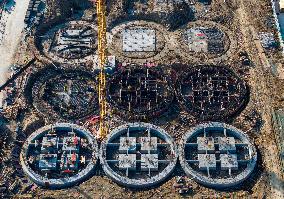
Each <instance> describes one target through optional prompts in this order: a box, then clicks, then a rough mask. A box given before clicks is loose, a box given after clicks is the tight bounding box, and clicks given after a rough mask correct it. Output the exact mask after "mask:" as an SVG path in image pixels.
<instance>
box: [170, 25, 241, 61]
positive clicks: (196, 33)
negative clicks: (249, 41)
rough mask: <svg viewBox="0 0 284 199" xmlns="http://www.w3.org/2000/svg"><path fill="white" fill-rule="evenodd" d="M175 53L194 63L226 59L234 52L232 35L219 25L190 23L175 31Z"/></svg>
mask: <svg viewBox="0 0 284 199" xmlns="http://www.w3.org/2000/svg"><path fill="white" fill-rule="evenodd" d="M175 35H176V41H177V45H178V47H177V48H175V49H176V50H177V53H178V54H179V55H180V56H182V57H183V58H184V60H190V61H191V62H194V63H200V59H201V58H202V60H207V61H209V60H215V61H221V60H223V59H227V57H228V56H230V55H231V54H232V53H233V52H234V51H235V50H236V46H237V44H236V41H235V40H234V35H233V33H232V32H231V31H230V30H229V29H228V28H226V27H224V26H223V25H221V24H218V23H215V22H213V21H196V22H190V23H188V24H187V25H186V26H185V27H183V28H182V29H179V30H177V31H175Z"/></svg>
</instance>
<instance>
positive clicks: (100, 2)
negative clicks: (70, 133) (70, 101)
mask: <svg viewBox="0 0 284 199" xmlns="http://www.w3.org/2000/svg"><path fill="white" fill-rule="evenodd" d="M93 2H94V3H96V8H97V20H98V61H99V63H98V65H99V68H100V74H99V89H98V90H99V105H100V129H99V137H100V139H104V138H105V137H106V135H107V133H108V125H107V123H106V116H107V107H106V106H107V102H106V74H105V63H106V59H107V55H106V53H107V52H106V46H107V39H106V3H105V0H93Z"/></svg>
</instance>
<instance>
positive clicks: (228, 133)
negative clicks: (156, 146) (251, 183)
mask: <svg viewBox="0 0 284 199" xmlns="http://www.w3.org/2000/svg"><path fill="white" fill-rule="evenodd" d="M179 154H180V156H179V157H180V163H181V166H182V167H183V169H184V171H185V173H186V174H187V175H188V176H190V177H192V178H193V179H194V180H196V181H197V182H199V183H201V184H203V185H205V186H209V187H214V188H226V187H230V186H236V185H238V184H240V183H241V182H243V181H244V180H245V179H247V178H248V177H249V175H250V174H251V173H252V172H253V170H254V167H255V165H256V161H257V152H256V149H255V147H254V146H253V144H252V142H251V141H250V140H249V138H248V137H247V136H246V135H245V134H244V133H243V132H242V131H240V130H239V129H236V128H235V127H233V126H230V125H227V124H224V123H215V122H213V123H205V124H201V125H198V126H196V127H194V128H192V129H191V130H190V131H189V132H187V133H186V135H185V136H184V138H183V140H182V143H181V146H180V149H179Z"/></svg>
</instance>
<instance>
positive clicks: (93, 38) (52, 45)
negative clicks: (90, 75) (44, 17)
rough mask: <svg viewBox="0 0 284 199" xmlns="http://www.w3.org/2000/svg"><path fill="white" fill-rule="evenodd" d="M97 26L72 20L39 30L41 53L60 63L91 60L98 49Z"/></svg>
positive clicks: (38, 37)
mask: <svg viewBox="0 0 284 199" xmlns="http://www.w3.org/2000/svg"><path fill="white" fill-rule="evenodd" d="M97 37H98V36H97V27H96V25H94V24H92V23H89V22H87V21H70V22H67V23H64V24H59V25H55V26H54V27H52V28H51V29H48V30H39V31H38V35H37V36H36V40H35V43H36V47H37V49H38V51H39V53H40V54H41V55H43V56H45V57H47V58H48V59H50V60H52V61H54V62H58V63H69V64H72V65H74V64H78V63H83V62H84V63H85V62H87V61H88V60H91V59H92V58H91V56H92V54H95V51H96V49H97Z"/></svg>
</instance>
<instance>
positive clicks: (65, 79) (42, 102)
mask: <svg viewBox="0 0 284 199" xmlns="http://www.w3.org/2000/svg"><path fill="white" fill-rule="evenodd" d="M26 95H27V97H28V99H29V100H30V103H32V104H33V106H34V107H35V108H36V109H37V110H38V111H39V112H40V113H42V114H43V115H45V116H47V117H50V118H55V119H58V118H63V119H69V120H75V119H78V118H82V117H85V116H88V115H89V114H92V113H94V112H96V111H97V110H98V95H97V84H96V77H95V76H94V74H92V73H89V72H86V71H81V70H58V69H54V68H47V69H44V70H42V71H40V72H38V73H35V74H33V75H32V76H31V78H30V79H29V82H28V85H27V87H26Z"/></svg>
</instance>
